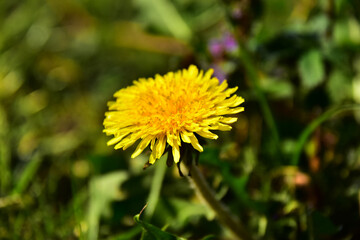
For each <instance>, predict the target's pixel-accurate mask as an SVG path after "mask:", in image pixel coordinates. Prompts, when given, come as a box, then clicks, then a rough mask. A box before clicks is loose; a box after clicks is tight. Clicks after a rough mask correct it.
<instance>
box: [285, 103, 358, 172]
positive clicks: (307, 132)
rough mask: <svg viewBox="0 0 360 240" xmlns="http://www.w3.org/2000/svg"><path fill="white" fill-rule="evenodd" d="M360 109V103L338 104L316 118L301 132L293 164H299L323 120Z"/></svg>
mask: <svg viewBox="0 0 360 240" xmlns="http://www.w3.org/2000/svg"><path fill="white" fill-rule="evenodd" d="M357 109H358V110H360V105H355V104H354V105H345V106H337V107H334V108H331V109H329V110H327V111H326V112H324V113H323V114H322V115H320V116H319V117H317V118H316V119H314V120H313V121H312V122H311V123H310V124H309V125H308V126H307V127H306V128H305V129H304V130H303V131H302V133H301V134H300V137H299V139H298V140H297V143H296V147H295V151H294V154H293V157H292V159H291V162H290V163H291V165H298V164H299V160H300V155H301V152H302V150H303V149H304V146H305V144H306V142H307V140H308V139H309V137H310V135H311V134H312V133H313V132H314V131H315V129H316V128H317V127H318V126H320V125H321V124H322V123H323V122H325V121H326V120H328V119H329V118H331V117H334V116H335V115H337V114H339V113H342V112H346V111H353V110H357Z"/></svg>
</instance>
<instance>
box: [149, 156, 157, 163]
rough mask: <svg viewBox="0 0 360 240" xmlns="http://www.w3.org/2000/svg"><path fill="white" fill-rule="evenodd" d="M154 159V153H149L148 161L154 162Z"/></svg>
mask: <svg viewBox="0 0 360 240" xmlns="http://www.w3.org/2000/svg"><path fill="white" fill-rule="evenodd" d="M155 161H156V158H155V154H153V153H152V154H150V158H149V163H150V164H154V163H155Z"/></svg>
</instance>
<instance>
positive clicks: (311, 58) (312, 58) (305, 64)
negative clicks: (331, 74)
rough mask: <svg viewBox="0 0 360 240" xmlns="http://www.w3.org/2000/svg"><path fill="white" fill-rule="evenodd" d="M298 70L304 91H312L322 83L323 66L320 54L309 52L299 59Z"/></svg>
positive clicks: (316, 51)
mask: <svg viewBox="0 0 360 240" xmlns="http://www.w3.org/2000/svg"><path fill="white" fill-rule="evenodd" d="M298 69H299V73H300V77H301V81H302V85H303V86H304V88H306V89H312V88H314V87H316V86H318V85H319V84H320V83H322V82H323V81H324V75H325V71H324V64H323V61H322V56H321V53H320V52H319V51H318V50H311V51H309V52H307V53H306V54H305V55H303V56H302V57H301V58H300V61H299V63H298Z"/></svg>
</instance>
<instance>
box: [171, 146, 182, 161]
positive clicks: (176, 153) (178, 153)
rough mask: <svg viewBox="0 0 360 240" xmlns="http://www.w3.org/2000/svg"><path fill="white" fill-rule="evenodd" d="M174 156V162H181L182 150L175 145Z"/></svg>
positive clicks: (173, 148)
mask: <svg viewBox="0 0 360 240" xmlns="http://www.w3.org/2000/svg"><path fill="white" fill-rule="evenodd" d="M172 154H173V157H174V162H175V163H178V162H179V161H180V149H179V146H178V145H177V144H174V146H173V147H172Z"/></svg>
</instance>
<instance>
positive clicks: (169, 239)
mask: <svg viewBox="0 0 360 240" xmlns="http://www.w3.org/2000/svg"><path fill="white" fill-rule="evenodd" d="M134 220H135V222H136V223H137V224H139V225H140V226H141V227H142V228H143V235H142V238H141V239H142V240H183V238H179V237H176V236H174V235H172V234H170V233H167V232H164V231H163V230H161V229H160V228H158V227H155V226H154V225H152V224H150V223H147V222H144V221H142V220H140V214H137V215H135V217H134Z"/></svg>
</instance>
